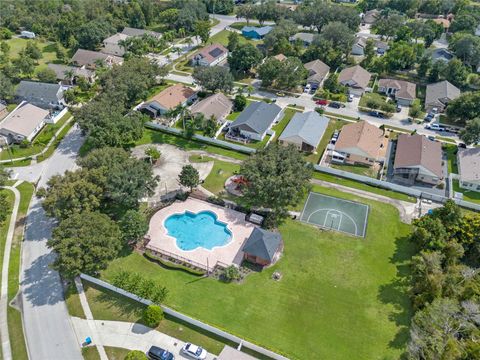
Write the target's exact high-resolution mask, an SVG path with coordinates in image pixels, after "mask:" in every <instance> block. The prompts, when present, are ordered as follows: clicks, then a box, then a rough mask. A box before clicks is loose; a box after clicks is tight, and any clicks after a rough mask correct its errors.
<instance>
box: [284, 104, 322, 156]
mask: <svg viewBox="0 0 480 360" xmlns="http://www.w3.org/2000/svg"><path fill="white" fill-rule="evenodd" d="M327 126H328V118H327V117H325V116H322V115H319V114H318V113H317V112H316V111H308V112H305V113H298V112H297V113H295V115H294V116H293V117H292V119H291V120H290V122H289V123H288V125H287V127H286V128H285V130H283V132H282V134H281V135H280V137H279V138H278V141H279V143H280V144H282V145H289V144H293V145H295V146H296V147H297V149H298V150H301V151H305V152H316V151H317V147H318V144H319V143H320V140H321V139H322V137H323V134H324V133H325V130H326V129H327Z"/></svg>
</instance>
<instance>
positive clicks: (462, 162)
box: [457, 147, 480, 192]
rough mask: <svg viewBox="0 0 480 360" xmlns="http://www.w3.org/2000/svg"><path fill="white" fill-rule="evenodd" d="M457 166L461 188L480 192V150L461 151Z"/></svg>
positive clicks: (458, 154)
mask: <svg viewBox="0 0 480 360" xmlns="http://www.w3.org/2000/svg"><path fill="white" fill-rule="evenodd" d="M457 165H458V173H459V177H460V179H459V180H460V187H461V188H462V189H465V190H471V191H478V192H480V148H478V147H476V148H471V149H459V150H458V153H457Z"/></svg>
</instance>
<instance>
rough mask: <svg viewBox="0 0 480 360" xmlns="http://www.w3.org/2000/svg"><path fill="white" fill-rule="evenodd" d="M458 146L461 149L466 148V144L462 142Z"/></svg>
mask: <svg viewBox="0 0 480 360" xmlns="http://www.w3.org/2000/svg"><path fill="white" fill-rule="evenodd" d="M458 147H459V148H462V149H466V148H467V145H466V144H464V143H460V144H458Z"/></svg>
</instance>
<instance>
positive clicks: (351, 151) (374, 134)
mask: <svg viewBox="0 0 480 360" xmlns="http://www.w3.org/2000/svg"><path fill="white" fill-rule="evenodd" d="M387 145H388V138H386V137H385V134H384V131H383V130H382V129H379V128H377V127H376V126H374V125H372V124H370V123H368V122H367V121H359V122H356V123H351V124H347V125H345V126H344V127H343V128H342V130H341V131H340V135H339V136H338V139H337V141H336V143H335V148H334V150H333V151H332V152H331V153H330V156H331V159H332V161H333V162H340V163H346V164H350V165H357V164H358V165H364V166H372V165H374V164H375V163H377V162H379V163H383V162H384V161H385V155H386V150H387Z"/></svg>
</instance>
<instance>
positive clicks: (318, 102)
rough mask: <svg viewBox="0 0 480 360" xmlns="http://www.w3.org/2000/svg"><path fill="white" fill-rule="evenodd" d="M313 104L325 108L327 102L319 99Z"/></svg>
mask: <svg viewBox="0 0 480 360" xmlns="http://www.w3.org/2000/svg"><path fill="white" fill-rule="evenodd" d="M315 104H317V105H323V106H325V105H328V100H327V99H320V100H317V101H315Z"/></svg>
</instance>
